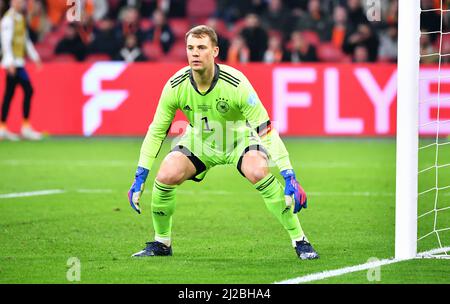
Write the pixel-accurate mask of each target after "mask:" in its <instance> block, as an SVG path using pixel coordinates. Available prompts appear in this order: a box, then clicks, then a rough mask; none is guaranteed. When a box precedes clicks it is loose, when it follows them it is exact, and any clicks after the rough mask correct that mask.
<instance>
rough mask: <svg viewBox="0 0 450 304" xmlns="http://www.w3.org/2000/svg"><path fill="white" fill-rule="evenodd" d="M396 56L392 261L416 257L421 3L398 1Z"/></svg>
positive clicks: (416, 1)
mask: <svg viewBox="0 0 450 304" xmlns="http://www.w3.org/2000/svg"><path fill="white" fill-rule="evenodd" d="M398 54H399V56H398V59H397V70H398V80H397V82H398V86H397V90H398V91H397V141H396V143H397V152H396V193H395V202H396V203H395V204H396V207H395V258H396V259H411V258H414V257H416V254H417V200H418V196H417V190H418V186H417V184H418V178H417V175H418V148H419V67H420V0H399V9H398ZM400 54H401V56H400Z"/></svg>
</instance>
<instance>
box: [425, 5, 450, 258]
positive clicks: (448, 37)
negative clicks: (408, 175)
mask: <svg viewBox="0 0 450 304" xmlns="http://www.w3.org/2000/svg"><path fill="white" fill-rule="evenodd" d="M449 6H450V1H448V0H437V1H436V0H422V1H421V6H420V33H421V34H420V42H419V43H420V72H419V134H420V137H419V147H418V164H419V167H418V227H417V228H418V239H417V241H418V243H417V250H418V252H425V253H423V254H420V256H422V257H433V256H434V257H447V258H450V255H449V254H450V248H448V247H446V246H450V140H449V134H450V66H449V64H448V63H449V62H450V7H449Z"/></svg>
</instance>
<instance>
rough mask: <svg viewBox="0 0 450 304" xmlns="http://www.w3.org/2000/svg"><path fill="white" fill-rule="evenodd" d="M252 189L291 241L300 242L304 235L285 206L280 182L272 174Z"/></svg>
mask: <svg viewBox="0 0 450 304" xmlns="http://www.w3.org/2000/svg"><path fill="white" fill-rule="evenodd" d="M254 187H255V188H256V190H258V191H259V193H261V195H262V197H263V199H264V202H265V203H266V206H267V209H269V211H270V212H271V213H272V214H273V215H274V216H275V217H276V218H277V219H278V221H279V222H280V223H281V224H282V225H283V227H284V229H286V230H287V232H288V233H289V236H290V237H291V240H293V241H294V240H300V239H302V238H303V237H304V236H305V235H304V233H303V230H302V227H301V226H300V221H299V220H298V217H297V215H296V214H293V213H292V209H291V208H289V207H287V206H286V203H285V200H284V189H283V186H282V185H281V184H280V182H279V181H278V180H277V179H276V178H275V176H273V175H272V174H270V173H269V174H268V175H267V176H266V177H265V178H263V179H262V180H260V181H259V182H257V183H256V184H255V185H254Z"/></svg>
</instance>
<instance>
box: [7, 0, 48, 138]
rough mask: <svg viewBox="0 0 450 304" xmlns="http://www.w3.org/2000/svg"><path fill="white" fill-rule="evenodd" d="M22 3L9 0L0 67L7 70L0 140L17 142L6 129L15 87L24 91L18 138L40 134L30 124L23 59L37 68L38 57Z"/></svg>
mask: <svg viewBox="0 0 450 304" xmlns="http://www.w3.org/2000/svg"><path fill="white" fill-rule="evenodd" d="M24 9H25V1H24V0H11V8H10V9H9V10H8V11H7V12H6V13H5V15H4V17H3V18H2V20H1V46H2V53H3V59H2V67H3V68H4V69H5V71H6V86H5V92H4V96H3V103H2V108H1V118H0V140H1V139H9V140H12V141H16V140H19V136H18V135H16V134H14V133H12V132H11V131H9V130H8V128H7V127H6V120H7V118H8V113H9V108H10V106H11V101H12V99H13V97H14V92H15V90H16V87H17V85H20V86H21V87H22V89H23V93H24V94H23V95H24V97H23V123H22V129H21V135H22V137H23V138H25V139H30V140H40V139H41V138H42V135H41V134H40V133H39V132H36V131H35V130H33V128H32V127H31V125H30V121H29V118H30V110H31V98H32V96H33V87H32V85H31V82H30V78H29V76H28V73H27V71H26V70H25V57H26V55H28V56H29V57H30V58H31V59H32V60H33V61H34V62H35V63H36V64H37V65H38V67H40V64H41V60H40V58H39V54H38V53H37V52H36V49H35V48H34V46H33V43H32V42H31V40H30V38H29V36H28V32H27V27H26V20H25V16H24V13H23V12H24Z"/></svg>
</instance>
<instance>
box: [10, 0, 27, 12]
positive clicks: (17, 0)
mask: <svg viewBox="0 0 450 304" xmlns="http://www.w3.org/2000/svg"><path fill="white" fill-rule="evenodd" d="M11 6H12V8H14V10H15V11H18V12H21V11H23V10H24V9H25V1H24V0H12V1H11Z"/></svg>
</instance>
